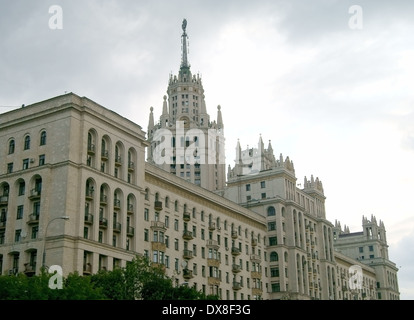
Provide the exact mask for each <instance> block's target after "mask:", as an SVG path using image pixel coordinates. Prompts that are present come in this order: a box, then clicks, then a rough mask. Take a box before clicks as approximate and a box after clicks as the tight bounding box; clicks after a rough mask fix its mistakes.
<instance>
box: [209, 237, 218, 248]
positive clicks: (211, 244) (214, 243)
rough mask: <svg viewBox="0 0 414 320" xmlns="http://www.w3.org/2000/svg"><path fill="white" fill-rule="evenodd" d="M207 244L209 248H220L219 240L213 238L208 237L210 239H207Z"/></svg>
mask: <svg viewBox="0 0 414 320" xmlns="http://www.w3.org/2000/svg"><path fill="white" fill-rule="evenodd" d="M206 246H207V247H208V248H213V249H218V248H220V246H219V243H218V241H217V240H212V239H208V240H207V241H206Z"/></svg>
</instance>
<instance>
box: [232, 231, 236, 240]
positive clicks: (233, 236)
mask: <svg viewBox="0 0 414 320" xmlns="http://www.w3.org/2000/svg"><path fill="white" fill-rule="evenodd" d="M231 238H232V239H237V231H232V232H231Z"/></svg>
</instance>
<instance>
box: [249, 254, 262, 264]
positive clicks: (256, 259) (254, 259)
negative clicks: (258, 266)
mask: <svg viewBox="0 0 414 320" xmlns="http://www.w3.org/2000/svg"><path fill="white" fill-rule="evenodd" d="M250 260H251V261H252V262H256V263H260V262H262V258H260V256H259V255H258V254H251V255H250Z"/></svg>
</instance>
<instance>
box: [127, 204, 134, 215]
mask: <svg viewBox="0 0 414 320" xmlns="http://www.w3.org/2000/svg"><path fill="white" fill-rule="evenodd" d="M127 213H128V214H133V213H134V205H133V204H130V203H129V204H128V208H127Z"/></svg>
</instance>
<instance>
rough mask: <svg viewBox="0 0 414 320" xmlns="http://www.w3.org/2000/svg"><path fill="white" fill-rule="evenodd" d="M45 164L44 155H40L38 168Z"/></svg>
mask: <svg viewBox="0 0 414 320" xmlns="http://www.w3.org/2000/svg"><path fill="white" fill-rule="evenodd" d="M44 164H45V155H44V154H41V155H40V156H39V166H43V165H44Z"/></svg>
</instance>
